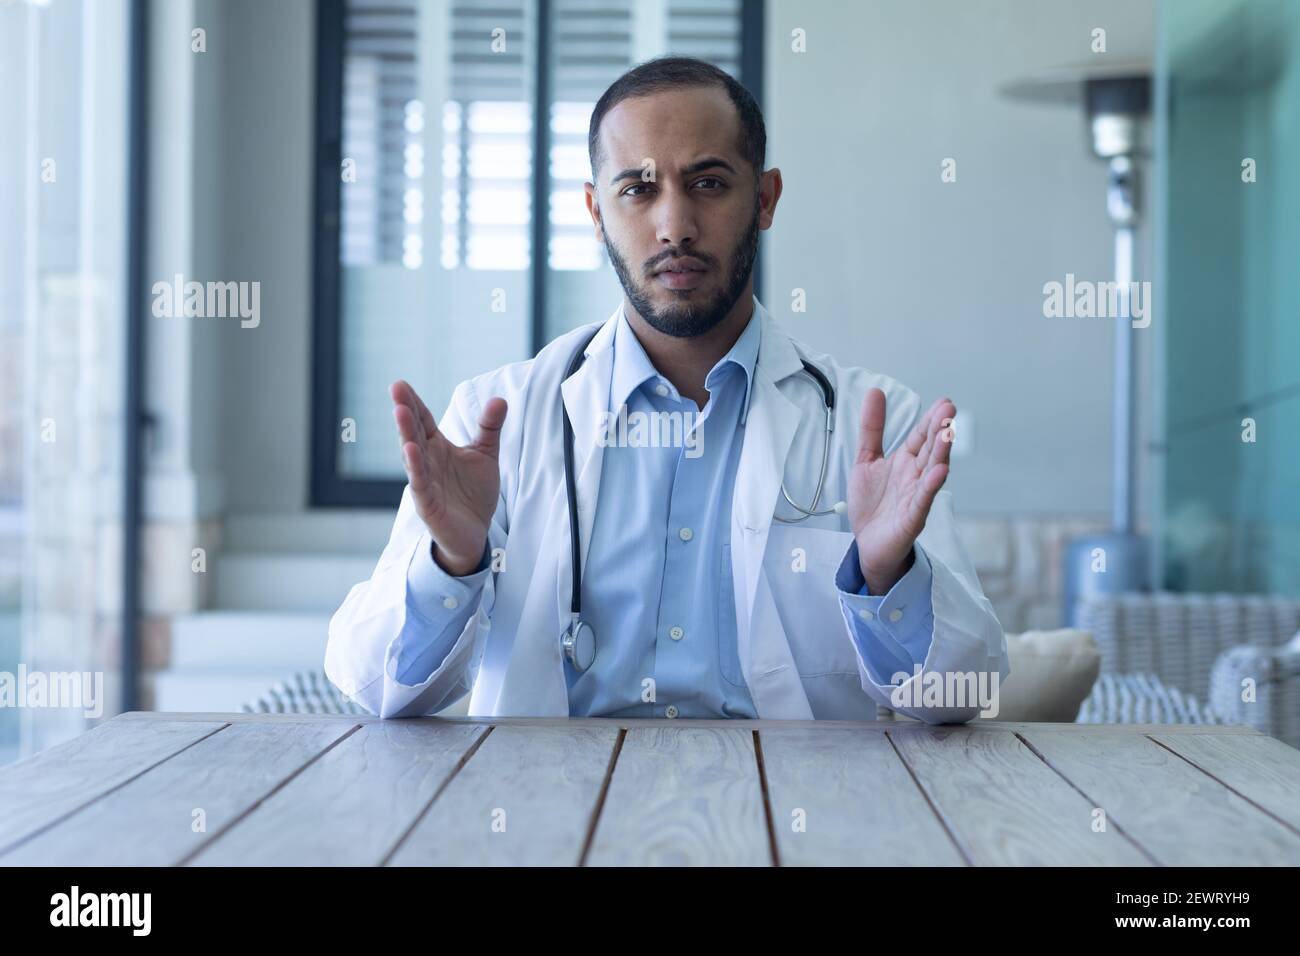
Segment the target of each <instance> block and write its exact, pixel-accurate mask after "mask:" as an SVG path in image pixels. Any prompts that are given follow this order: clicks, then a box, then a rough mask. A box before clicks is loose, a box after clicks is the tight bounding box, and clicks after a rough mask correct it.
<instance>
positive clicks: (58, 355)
mask: <svg viewBox="0 0 1300 956" xmlns="http://www.w3.org/2000/svg"><path fill="white" fill-rule="evenodd" d="M127 28H128V6H127V3H126V2H125V0H102V2H101V0H50V2H48V3H41V4H16V5H15V4H2V5H0V129H3V130H4V133H3V139H2V140H0V181H3V182H4V183H5V184H6V188H5V189H3V190H0V390H2V395H3V400H0V441H2V442H3V452H2V453H0V462H3V464H2V465H0V762H3V761H5V760H11V759H13V758H15V757H17V756H22V755H24V754H26V753H31V752H33V751H37V750H42V749H44V748H46V747H48V746H50V745H52V744H54V743H58V742H59V741H61V740H64V739H66V738H68V737H71V736H74V735H75V734H78V733H80V732H81V731H83V730H85V729H86V728H87V727H88V726H91V725H92V724H93V723H94V722H95V721H96V720H97V719H99V718H100V717H101V716H102V717H104V718H107V717H111V716H113V714H115V713H116V712H117V709H118V705H117V701H118V699H119V686H120V685H119V680H118V673H119V670H118V666H119V662H120V654H119V648H120V643H121V642H120V613H121V597H120V594H121V590H120V583H121V554H120V551H121V540H122V525H121V501H122V444H123V440H122V418H123V414H122V408H123V395H124V392H123V370H124V361H125V360H124V356H125V347H126V335H125V328H126V324H125V316H124V304H125V301H126V287H125V281H126V273H127V269H126V261H125V249H126V213H127V204H126V203H127V201H126V187H127V176H126V169H127V167H126V147H127V143H126V135H127V122H126V118H127V102H128V96H127V87H128V70H127V65H128V64H127V56H128V54H127V51H128V49H129V46H130V44H129V42H128V33H127Z"/></svg>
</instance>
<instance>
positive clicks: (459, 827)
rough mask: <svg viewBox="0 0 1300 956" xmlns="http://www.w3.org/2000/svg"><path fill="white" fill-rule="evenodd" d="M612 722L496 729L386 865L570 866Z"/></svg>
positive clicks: (587, 819)
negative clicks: (598, 724)
mask: <svg viewBox="0 0 1300 956" xmlns="http://www.w3.org/2000/svg"><path fill="white" fill-rule="evenodd" d="M617 740H618V730H617V728H614V727H599V728H593V727H584V726H576V727H555V726H550V727H525V726H518V725H512V726H507V727H496V728H494V729H493V730H492V733H491V734H489V735H488V737H487V739H486V740H484V741H483V744H482V746H480V747H479V748H478V750H476V751H475V752H474V756H473V758H472V759H471V760H470V761H469V763H467V764H466V765H465V767H464V768H463V769H462V770H461V771H460V773H458V774H456V776H455V777H454V778H453V779H452V781H451V783H450V784H448V786H447V788H446V790H444V791H443V792H442V793H441V794H440V795H439V796H438V798H437V800H435V801H434V803H433V805H432V806H431V807H430V808H429V811H428V813H426V814H425V815H424V816H423V817H422V818H421V819H420V822H419V823H418V824H417V825H416V827H415V829H414V830H413V831H412V832H411V834H410V835H409V836H408V837H407V838H406V839H405V840H404V841H403V842H402V845H401V846H400V847H399V848H398V850H397V852H396V853H395V854H394V855H393V857H392V859H391V861H390V862H391V863H392V865H394V866H467V865H478V866H483V865H485V866H502V865H509V866H575V865H577V863H578V861H579V859H580V857H581V855H582V849H583V844H584V842H585V840H586V837H587V831H588V829H589V827H590V824H591V818H592V814H593V813H594V812H595V810H596V806H597V802H598V801H599V798H600V794H601V790H602V788H603V786H604V784H605V779H606V774H607V773H608V771H609V768H610V766H611V758H612V756H613V754H614V746H615V743H616V742H617Z"/></svg>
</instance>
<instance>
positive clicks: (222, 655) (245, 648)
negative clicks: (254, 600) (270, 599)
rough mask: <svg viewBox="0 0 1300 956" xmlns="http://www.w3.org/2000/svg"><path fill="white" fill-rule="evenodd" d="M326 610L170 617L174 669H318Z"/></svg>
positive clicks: (326, 627)
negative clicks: (319, 611)
mask: <svg viewBox="0 0 1300 956" xmlns="http://www.w3.org/2000/svg"><path fill="white" fill-rule="evenodd" d="M329 622H330V614H329V613H301V612H292V611H199V612H198V613H195V614H180V615H177V616H176V617H174V618H173V619H172V646H171V667H170V669H171V670H172V671H176V672H183V673H195V672H207V673H211V672H222V673H232V672H239V671H245V670H254V671H258V672H259V673H264V672H266V671H268V670H275V671H277V672H279V673H281V674H282V676H286V677H287V676H288V675H289V674H291V673H293V672H294V671H300V670H320V669H321V668H322V667H323V666H324V660H325V643H326V641H327V639H328V637H329Z"/></svg>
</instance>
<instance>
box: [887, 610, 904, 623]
mask: <svg viewBox="0 0 1300 956" xmlns="http://www.w3.org/2000/svg"><path fill="white" fill-rule="evenodd" d="M889 619H890V620H891V621H893V622H894V623H895V624H897V623H898V622H899V621H901V620H902V619H903V612H902V611H901V610H899V609H898V608H894V609H893V610H892V611H890V612H889Z"/></svg>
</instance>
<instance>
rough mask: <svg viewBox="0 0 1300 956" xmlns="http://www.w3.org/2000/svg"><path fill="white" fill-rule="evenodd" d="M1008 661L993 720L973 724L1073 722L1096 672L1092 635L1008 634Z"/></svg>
mask: <svg viewBox="0 0 1300 956" xmlns="http://www.w3.org/2000/svg"><path fill="white" fill-rule="evenodd" d="M1007 659H1008V662H1009V664H1010V668H1011V673H1010V674H1009V675H1008V676H1007V678H1006V680H1004V681H1002V686H1001V687H1000V688H999V690H1000V693H999V697H998V713H997V716H995V717H990V718H984V717H977V718H976V721H979V720H998V721H1004V720H1005V721H1026V722H1049V723H1063V724H1070V723H1074V721H1075V719H1076V718H1077V717H1078V716H1079V708H1080V706H1082V704H1083V702H1084V701H1085V700H1086V699H1087V697H1088V695H1089V694H1090V693H1092V686H1093V684H1095V683H1096V682H1097V675H1098V674H1099V673H1100V672H1101V652H1100V651H1099V650H1098V649H1097V642H1096V641H1095V640H1093V637H1092V633H1091V632H1090V631H1081V630H1077V629H1075V628H1061V629H1059V630H1055V631H1025V632H1024V633H1023V634H1008V635H1007ZM894 719H896V720H910V719H913V718H908V717H905V716H904V715H902V714H897V713H896V714H895V715H894ZM973 723H974V722H973Z"/></svg>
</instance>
